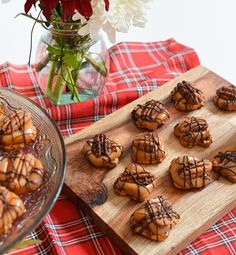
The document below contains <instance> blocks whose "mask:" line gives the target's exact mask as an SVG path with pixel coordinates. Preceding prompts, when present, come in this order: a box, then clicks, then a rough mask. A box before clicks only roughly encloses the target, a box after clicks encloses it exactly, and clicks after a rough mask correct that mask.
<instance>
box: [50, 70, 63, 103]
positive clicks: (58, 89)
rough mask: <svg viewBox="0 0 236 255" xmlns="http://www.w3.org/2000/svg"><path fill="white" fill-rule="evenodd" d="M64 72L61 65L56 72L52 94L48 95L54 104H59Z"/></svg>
mask: <svg viewBox="0 0 236 255" xmlns="http://www.w3.org/2000/svg"><path fill="white" fill-rule="evenodd" d="M64 72H65V67H64V65H62V66H61V68H60V69H59V70H58V76H57V82H56V84H55V87H54V90H53V92H52V94H51V95H50V96H51V98H52V100H53V101H54V102H55V103H60V100H61V94H62V89H63V85H64V79H63V77H64Z"/></svg>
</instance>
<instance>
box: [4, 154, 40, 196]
mask: <svg viewBox="0 0 236 255" xmlns="http://www.w3.org/2000/svg"><path fill="white" fill-rule="evenodd" d="M43 177H44V168H43V165H42V163H41V162H40V161H39V160H38V159H36V158H35V157H34V156H33V155H32V154H30V153H26V154H24V153H19V154H17V155H15V156H14V155H8V156H5V157H2V158H1V162H0V181H1V182H2V184H4V186H6V187H8V188H9V189H11V190H13V191H15V192H16V193H25V192H31V191H33V190H36V189H37V188H39V186H40V185H41V183H42V180H43Z"/></svg>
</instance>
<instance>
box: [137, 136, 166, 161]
mask: <svg viewBox="0 0 236 255" xmlns="http://www.w3.org/2000/svg"><path fill="white" fill-rule="evenodd" d="M140 152H142V154H143V157H144V159H143V162H142V160H141V159H140ZM166 154H167V152H166V150H164V146H163V144H162V143H161V141H160V139H159V138H158V136H157V135H154V134H153V133H152V132H145V133H143V134H141V135H139V136H138V137H136V139H135V140H133V142H132V158H133V160H134V161H135V162H138V163H144V164H145V163H149V164H154V163H159V162H161V161H162V160H163V158H164V157H165V156H166Z"/></svg>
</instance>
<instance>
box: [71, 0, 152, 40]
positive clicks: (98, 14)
mask: <svg viewBox="0 0 236 255" xmlns="http://www.w3.org/2000/svg"><path fill="white" fill-rule="evenodd" d="M151 1H152V0H110V1H109V2H110V6H109V10H108V12H107V11H106V10H105V4H104V0H92V8H93V15H92V16H91V17H90V18H89V20H88V21H87V22H86V24H85V25H84V26H83V27H82V28H81V29H80V31H79V33H80V34H81V35H87V34H90V36H91V38H94V37H95V36H96V35H97V33H98V32H99V31H100V30H103V31H105V32H106V33H107V35H108V38H109V40H110V41H111V42H112V43H114V42H115V40H116V32H123V33H127V32H128V30H129V28H130V26H138V27H144V25H145V23H146V11H147V8H148V4H149V3H150V2H151ZM75 15H76V14H75ZM73 19H74V20H76V16H73ZM79 19H81V18H79Z"/></svg>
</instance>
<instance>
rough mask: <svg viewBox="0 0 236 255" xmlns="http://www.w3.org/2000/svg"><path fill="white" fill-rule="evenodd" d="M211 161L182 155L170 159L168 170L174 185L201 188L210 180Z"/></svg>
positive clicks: (185, 187)
mask: <svg viewBox="0 0 236 255" xmlns="http://www.w3.org/2000/svg"><path fill="white" fill-rule="evenodd" d="M211 170H212V163H211V162H210V161H209V160H205V159H204V160H200V159H198V158H195V157H189V156H182V157H178V158H176V159H174V160H172V162H171V165H170V168H169V171H170V173H171V176H172V179H173V182H174V185H175V186H176V187H177V188H180V189H195V188H198V189H201V188H204V187H205V186H206V185H207V184H209V183H210V182H211V175H210V171H211Z"/></svg>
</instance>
